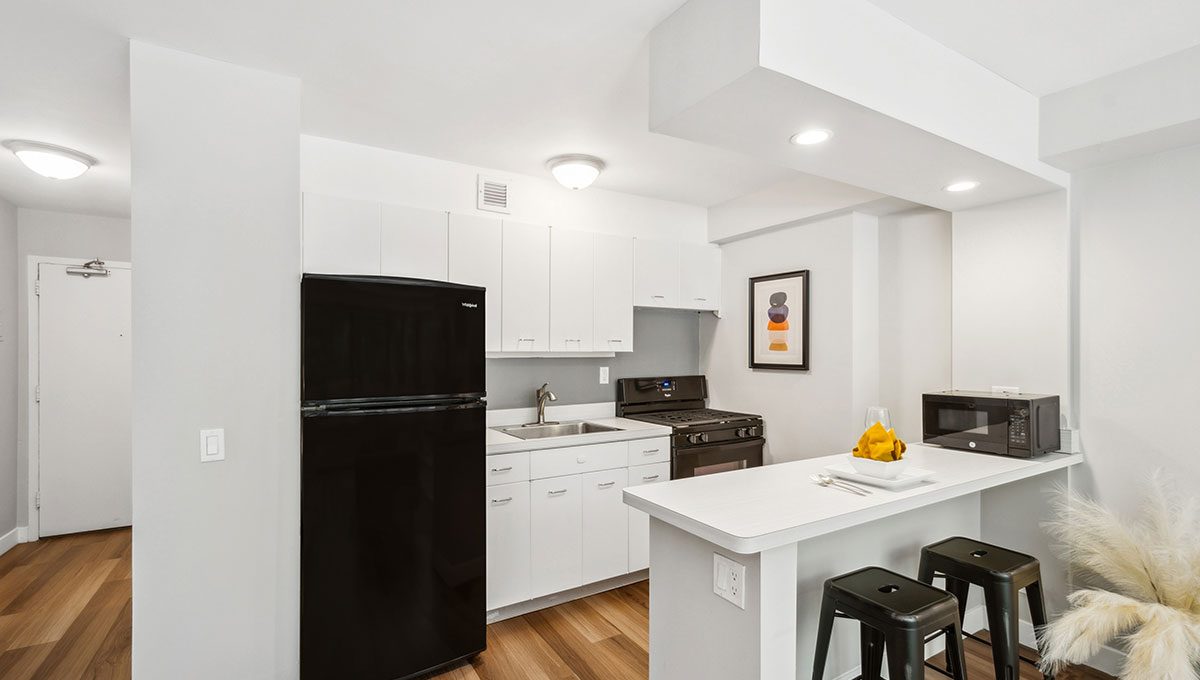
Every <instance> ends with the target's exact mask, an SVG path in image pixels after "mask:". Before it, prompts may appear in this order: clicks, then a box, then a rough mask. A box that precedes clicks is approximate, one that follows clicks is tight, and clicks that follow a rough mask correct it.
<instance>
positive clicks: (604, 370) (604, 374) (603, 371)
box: [600, 366, 608, 385]
mask: <svg viewBox="0 0 1200 680" xmlns="http://www.w3.org/2000/svg"><path fill="white" fill-rule="evenodd" d="M600 384H601V385H607V384H608V366H601V367H600Z"/></svg>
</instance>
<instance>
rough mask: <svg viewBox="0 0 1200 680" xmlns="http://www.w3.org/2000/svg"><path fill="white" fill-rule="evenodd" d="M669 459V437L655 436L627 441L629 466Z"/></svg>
mask: <svg viewBox="0 0 1200 680" xmlns="http://www.w3.org/2000/svg"><path fill="white" fill-rule="evenodd" d="M668 460H671V438H670V437H655V438H654V439H638V440H635V441H631V442H629V461H628V465H629V467H633V466H634V465H649V464H650V463H663V462H666V461H668Z"/></svg>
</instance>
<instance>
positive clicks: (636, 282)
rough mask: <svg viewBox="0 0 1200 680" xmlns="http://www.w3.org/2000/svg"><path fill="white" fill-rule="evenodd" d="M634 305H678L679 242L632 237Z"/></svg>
mask: <svg viewBox="0 0 1200 680" xmlns="http://www.w3.org/2000/svg"><path fill="white" fill-rule="evenodd" d="M633 304H635V305H637V306H639V307H678V306H679V244H678V243H671V242H669V241H653V240H648V239H640V238H639V239H634V241H633Z"/></svg>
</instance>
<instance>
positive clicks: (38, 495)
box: [33, 491, 42, 510]
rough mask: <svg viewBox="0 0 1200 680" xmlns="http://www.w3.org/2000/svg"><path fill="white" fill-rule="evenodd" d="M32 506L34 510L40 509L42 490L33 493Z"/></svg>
mask: <svg viewBox="0 0 1200 680" xmlns="http://www.w3.org/2000/svg"><path fill="white" fill-rule="evenodd" d="M33 507H34V509H36V510H41V509H42V492H41V491H39V492H37V493H35V494H33Z"/></svg>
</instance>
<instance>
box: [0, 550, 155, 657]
mask: <svg viewBox="0 0 1200 680" xmlns="http://www.w3.org/2000/svg"><path fill="white" fill-rule="evenodd" d="M131 550H132V535H131V532H130V530H129V529H114V530H112V531H96V532H92V533H87V534H74V535H71V536H62V537H56V538H44V539H42V540H40V541H37V542H35V543H23V544H21V545H18V546H16V547H15V548H13V549H12V550H10V551H8V552H7V553H5V554H4V555H3V556H0V678H3V679H4V680H33V679H36V680H51V679H52V680H78V679H80V678H88V679H89V680H91V679H96V680H99V679H101V678H117V679H127V678H129V676H130V670H129V661H130V657H129V652H130V638H131V627H132V618H133V612H132V609H131V607H132V593H133V586H132V581H131V580H130V579H131V577H132V572H131V568H130V567H131V554H130V553H131Z"/></svg>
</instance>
